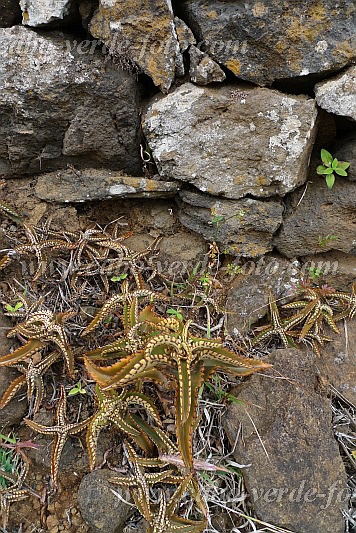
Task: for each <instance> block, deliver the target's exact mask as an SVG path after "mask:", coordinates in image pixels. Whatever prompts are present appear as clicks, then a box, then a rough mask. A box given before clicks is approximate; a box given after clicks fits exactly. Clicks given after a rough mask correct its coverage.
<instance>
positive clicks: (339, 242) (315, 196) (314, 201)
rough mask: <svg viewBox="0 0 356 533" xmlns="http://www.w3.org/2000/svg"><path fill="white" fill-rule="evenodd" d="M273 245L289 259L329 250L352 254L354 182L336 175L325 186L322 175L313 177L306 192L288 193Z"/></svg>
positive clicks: (354, 241)
mask: <svg viewBox="0 0 356 533" xmlns="http://www.w3.org/2000/svg"><path fill="white" fill-rule="evenodd" d="M304 193H305V194H304ZM274 244H275V246H276V247H277V249H278V250H279V251H280V252H281V253H282V254H283V255H286V256H287V257H290V258H292V257H296V256H297V257H299V256H304V255H310V254H315V253H320V252H321V251H323V252H327V251H328V250H339V251H341V252H345V253H351V254H354V255H355V254H356V182H354V181H349V180H348V179H347V178H343V177H340V176H337V177H336V180H335V185H334V186H333V188H332V189H328V187H327V186H326V183H325V180H324V178H323V177H322V176H316V177H315V178H314V179H313V182H312V183H309V184H308V187H307V189H306V191H303V190H298V191H295V192H293V193H291V195H290V197H289V198H288V201H287V209H286V214H285V216H284V219H283V225H282V227H281V229H280V232H279V234H278V235H277V236H276V237H275V239H274Z"/></svg>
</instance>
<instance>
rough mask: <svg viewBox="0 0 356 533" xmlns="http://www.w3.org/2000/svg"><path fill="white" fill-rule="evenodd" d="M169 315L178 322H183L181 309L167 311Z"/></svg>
mask: <svg viewBox="0 0 356 533" xmlns="http://www.w3.org/2000/svg"><path fill="white" fill-rule="evenodd" d="M167 315H172V316H174V317H175V318H177V319H178V320H183V315H182V313H181V312H180V309H179V308H178V309H167Z"/></svg>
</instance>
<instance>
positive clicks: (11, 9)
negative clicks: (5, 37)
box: [0, 0, 21, 28]
mask: <svg viewBox="0 0 356 533" xmlns="http://www.w3.org/2000/svg"><path fill="white" fill-rule="evenodd" d="M20 22H21V9H20V5H19V0H0V28H7V27H9V26H14V25H15V24H19V23H20Z"/></svg>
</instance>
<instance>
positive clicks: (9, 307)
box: [5, 302, 23, 313]
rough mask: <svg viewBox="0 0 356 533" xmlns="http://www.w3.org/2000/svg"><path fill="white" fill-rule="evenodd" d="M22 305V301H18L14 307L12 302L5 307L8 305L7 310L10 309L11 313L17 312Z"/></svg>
mask: <svg viewBox="0 0 356 533" xmlns="http://www.w3.org/2000/svg"><path fill="white" fill-rule="evenodd" d="M22 306H23V303H22V302H17V303H16V304H15V306H14V307H13V306H12V305H10V304H6V306H5V307H6V311H8V312H9V313H16V311H18V310H19V309H21V307H22Z"/></svg>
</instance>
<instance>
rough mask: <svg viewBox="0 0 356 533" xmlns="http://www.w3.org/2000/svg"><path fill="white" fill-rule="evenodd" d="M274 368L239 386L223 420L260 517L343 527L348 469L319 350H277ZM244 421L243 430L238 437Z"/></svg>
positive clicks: (311, 529)
mask: <svg viewBox="0 0 356 533" xmlns="http://www.w3.org/2000/svg"><path fill="white" fill-rule="evenodd" d="M269 362H271V363H272V364H273V369H272V371H270V372H269V376H268V375H267V376H260V375H253V376H252V377H251V378H250V380H249V381H248V382H246V383H244V384H243V385H242V386H241V387H240V388H238V389H237V390H234V391H233V394H234V395H235V396H237V398H238V399H239V400H241V401H242V402H243V404H242V405H241V404H240V403H238V404H237V403H232V404H231V405H230V406H229V408H228V410H227V412H226V415H225V420H224V426H225V428H226V431H227V435H228V437H229V440H230V442H231V443H232V445H233V446H234V457H235V460H236V461H237V462H238V463H240V464H245V465H246V464H250V465H251V466H250V467H249V468H244V469H243V476H244V480H245V484H246V488H247V490H248V492H249V494H250V497H251V502H252V505H253V507H254V509H255V512H256V514H257V516H258V518H260V519H262V520H264V521H265V522H269V523H272V524H274V525H275V526H279V527H282V528H286V529H288V530H290V531H298V533H316V532H318V533H319V532H322V531H325V532H330V533H331V532H332V533H344V531H345V526H344V519H343V516H342V513H341V511H342V510H343V509H346V508H347V502H348V496H349V495H348V491H347V488H346V473H345V468H344V465H343V462H342V459H341V457H340V454H339V450H338V445H337V442H336V440H335V438H334V435H333V432H332V419H331V408H330V401H329V399H328V398H327V397H326V395H324V396H322V395H321V394H320V393H319V392H318V390H319V380H318V375H319V371H318V366H319V365H317V364H316V363H315V355H314V354H312V353H310V352H307V351H302V350H296V349H287V350H276V351H275V352H273V353H272V354H270V356H269ZM240 424H242V435H243V438H240V439H238V440H237V435H238V432H239V431H240Z"/></svg>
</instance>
